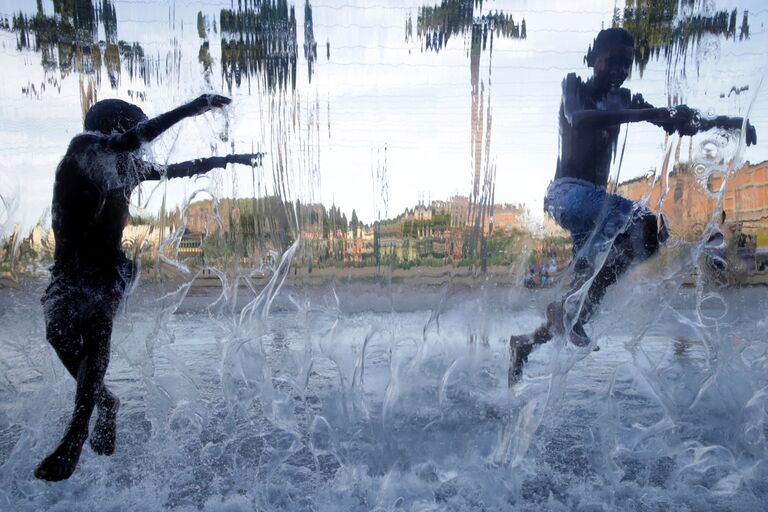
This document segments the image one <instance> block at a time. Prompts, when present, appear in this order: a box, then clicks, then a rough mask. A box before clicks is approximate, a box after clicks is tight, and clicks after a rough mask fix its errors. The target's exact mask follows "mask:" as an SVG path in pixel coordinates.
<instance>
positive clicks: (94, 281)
mask: <svg viewBox="0 0 768 512" xmlns="http://www.w3.org/2000/svg"><path fill="white" fill-rule="evenodd" d="M133 278H134V271H133V264H132V262H131V261H130V260H128V259H127V258H123V259H122V260H121V261H120V262H119V263H118V265H116V266H115V267H113V268H112V269H109V270H108V271H100V272H87V271H78V270H73V269H69V268H63V267H61V266H56V265H54V267H53V268H52V269H51V282H50V284H49V285H48V288H46V290H45V293H44V294H43V297H42V298H41V299H40V302H41V303H42V304H43V311H44V313H45V317H46V320H52V319H54V318H62V317H69V318H70V319H71V320H78V321H87V320H88V319H89V318H94V317H104V316H107V317H108V318H110V319H111V318H113V317H114V316H115V313H116V312H117V308H118V307H119V306H120V301H121V300H122V299H123V295H124V294H125V292H126V290H127V289H129V287H130V285H131V284H132V283H133Z"/></svg>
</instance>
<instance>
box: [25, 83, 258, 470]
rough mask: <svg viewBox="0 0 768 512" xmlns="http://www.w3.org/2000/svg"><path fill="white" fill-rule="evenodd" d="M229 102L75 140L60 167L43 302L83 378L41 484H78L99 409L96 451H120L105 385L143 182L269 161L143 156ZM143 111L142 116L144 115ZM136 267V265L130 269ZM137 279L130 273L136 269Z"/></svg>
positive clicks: (52, 330)
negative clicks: (133, 197)
mask: <svg viewBox="0 0 768 512" xmlns="http://www.w3.org/2000/svg"><path fill="white" fill-rule="evenodd" d="M230 101H231V100H230V99H229V98H225V97H223V96H218V95H203V96H200V97H199V98H197V99H195V100H193V101H191V102H190V103H187V104H185V105H183V106H181V107H179V108H177V109H174V110H172V111H170V112H167V113H165V114H162V115H160V116H158V117H156V118H153V119H150V120H146V118H144V120H143V121H140V122H137V123H129V122H124V123H118V124H119V126H118V127H117V130H115V131H110V132H107V133H99V132H86V133H83V134H81V135H78V136H76V137H75V138H74V139H73V140H72V142H71V143H70V145H69V148H68V149H67V152H66V154H65V155H64V158H63V159H62V161H61V163H60V164H59V166H58V168H57V170H56V180H55V183H54V192H53V204H52V217H53V219H52V225H53V231H54V236H55V239H56V249H55V252H54V268H53V271H52V280H51V286H49V291H47V292H46V296H47V297H44V300H51V301H52V302H51V304H53V305H52V306H51V305H48V309H47V310H46V337H47V340H48V342H49V343H50V344H51V345H52V346H53V348H54V349H55V350H56V353H57V355H58V356H59V358H60V359H61V362H62V363H63V364H64V366H65V367H66V368H67V371H69V373H70V374H71V375H72V377H73V378H75V379H76V381H77V388H76V393H75V407H74V411H73V413H72V419H71V421H70V424H69V426H68V428H67V430H66V432H65V434H64V436H63V437H62V439H61V442H60V443H59V445H58V446H57V447H56V449H55V450H53V452H52V453H51V454H50V455H48V456H47V457H46V458H45V459H44V460H43V461H42V462H40V464H39V465H38V466H37V468H36V469H35V472H34V474H35V476H36V477H37V478H40V479H43V480H49V481H57V480H63V479H66V478H69V476H71V475H72V473H73V472H74V470H75V468H76V467H77V463H78V460H79V458H80V452H81V451H82V448H83V445H84V443H85V440H86V439H87V438H88V424H89V420H90V418H91V415H92V413H93V410H94V408H97V409H98V414H97V419H96V425H95V427H94V431H93V433H92V434H91V436H90V444H91V447H92V448H93V450H94V451H95V452H96V453H98V454H101V455H111V454H112V453H113V452H114V450H115V440H116V418H117V411H118V408H119V406H120V401H119V400H118V398H117V397H116V396H115V395H114V394H113V393H112V392H111V391H110V390H109V389H108V388H107V386H106V385H104V375H105V373H106V370H107V366H108V365H109V355H110V338H111V334H112V319H113V317H114V314H115V312H116V310H117V306H118V304H119V302H120V299H121V297H122V292H123V291H124V289H125V286H126V285H127V282H126V281H130V277H126V276H125V275H123V274H121V267H125V266H126V263H127V260H126V258H125V256H124V255H123V253H122V250H121V240H122V233H123V229H124V227H125V225H126V223H127V221H128V218H129V213H128V207H129V198H130V194H131V191H132V190H133V188H134V187H136V186H137V185H139V184H140V183H141V181H145V180H157V179H160V178H162V177H168V178H174V177H182V176H192V175H195V174H201V173H205V172H207V171H210V170H212V169H215V168H219V167H225V166H226V165H227V164H228V163H239V164H245V165H260V163H261V157H262V155H261V154H258V153H257V154H235V155H227V156H224V157H212V158H202V159H197V160H191V161H188V162H181V163H178V164H172V165H169V166H167V167H161V166H157V165H154V164H151V163H148V162H145V161H143V160H141V159H140V158H139V155H138V151H139V150H140V149H141V148H142V147H143V146H144V145H145V144H147V143H149V142H151V141H152V140H154V139H155V138H156V137H158V136H159V135H160V134H162V133H163V132H164V131H165V130H167V129H168V128H170V127H171V126H173V125H174V124H176V123H177V122H179V121H181V120H182V119H185V118H187V117H192V116H196V115H200V114H203V113H205V112H208V111H210V110H212V109H219V108H222V107H224V106H226V105H228V104H229V103H230ZM142 115H143V114H142ZM129 266H130V265H129ZM128 274H129V275H130V272H128Z"/></svg>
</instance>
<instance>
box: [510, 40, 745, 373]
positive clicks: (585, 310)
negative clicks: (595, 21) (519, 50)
mask: <svg viewBox="0 0 768 512" xmlns="http://www.w3.org/2000/svg"><path fill="white" fill-rule="evenodd" d="M633 54H634V41H633V39H632V36H631V35H630V34H629V33H628V32H626V31H625V30H623V29H620V28H610V29H605V30H602V31H600V33H599V34H598V35H597V37H596V38H595V41H594V43H593V45H592V47H590V49H589V51H588V52H587V55H586V57H585V60H586V62H587V65H588V66H589V67H591V68H592V69H593V74H592V77H591V78H589V79H588V80H587V81H586V82H584V81H582V80H581V78H579V77H578V76H576V74H575V73H571V74H569V75H568V76H566V77H565V80H563V96H562V101H561V104H560V113H559V123H560V144H559V147H560V155H559V158H558V160H557V169H556V171H555V178H554V180H553V181H552V182H551V183H550V185H549V187H548V188H547V195H546V197H545V198H544V209H545V210H546V212H547V213H548V214H549V215H550V216H551V217H552V218H553V219H554V220H555V222H557V224H558V225H560V226H561V227H562V228H563V229H566V230H567V231H569V232H570V234H571V239H572V243H573V261H572V269H573V274H574V278H573V281H572V283H571V285H570V290H569V292H568V293H567V294H566V295H565V297H563V298H562V299H561V300H559V301H555V302H553V303H551V304H549V306H548V307H547V315H546V316H547V320H546V322H545V323H544V324H542V325H541V326H540V327H539V328H537V329H536V330H535V331H534V332H533V333H531V334H525V335H519V336H512V337H511V338H510V349H511V354H510V357H511V361H510V369H509V384H510V385H513V384H514V383H516V382H517V381H518V380H519V379H520V377H521V376H522V371H523V365H524V363H525V362H526V361H527V359H528V355H529V354H530V353H531V351H532V350H533V347H534V346H535V345H538V344H542V343H546V342H547V341H549V340H550V339H552V337H553V335H554V334H565V333H566V332H567V334H568V339H569V340H570V341H571V342H572V343H573V344H575V345H577V346H588V345H590V343H591V341H590V339H589V337H588V335H587V333H586V331H585V330H584V324H585V323H586V322H587V321H588V320H589V318H590V316H591V315H592V313H593V312H594V310H595V307H596V306H597V304H598V303H599V302H600V300H601V299H602V298H603V296H604V295H605V292H606V288H607V287H608V286H610V285H611V284H613V283H615V282H616V281H617V280H618V279H619V277H620V276H621V275H622V274H624V273H625V272H626V271H627V269H628V268H629V267H630V265H631V264H632V263H633V262H640V261H643V260H646V259H648V258H650V257H651V256H653V255H654V254H655V253H656V251H657V250H658V248H659V244H661V243H664V241H665V240H666V237H667V230H666V226H665V225H664V220H663V218H662V219H660V220H659V219H658V218H657V216H656V215H655V214H653V213H652V212H651V211H650V210H648V209H647V208H646V207H645V206H642V205H640V204H638V203H635V202H632V201H630V200H628V199H626V198H624V197H621V196H619V195H616V194H610V193H608V191H607V190H606V186H607V184H608V174H609V172H610V165H611V158H612V156H613V154H614V152H615V150H616V143H617V139H618V135H619V127H620V125H621V124H624V123H636V122H640V121H646V122H649V123H652V124H654V125H656V126H659V127H661V128H663V129H664V130H665V131H666V132H667V133H670V134H671V133H674V132H678V133H679V134H680V135H694V134H696V133H698V132H700V131H703V130H708V129H710V128H714V127H720V128H725V129H732V130H740V129H741V128H742V126H743V124H744V120H743V119H742V118H740V117H726V116H718V117H714V118H703V117H702V116H701V115H700V114H699V112H697V111H696V110H694V109H691V108H689V107H688V106H686V105H678V106H676V107H672V108H655V107H654V106H653V105H651V104H650V103H648V102H647V101H645V100H644V99H643V97H642V96H641V95H640V94H634V95H633V94H632V92H631V91H630V90H629V89H626V88H623V87H621V86H622V84H623V83H624V81H625V80H626V79H627V77H628V76H629V71H630V69H631V66H632V62H633ZM746 143H747V145H752V144H756V143H757V136H756V132H755V129H754V127H753V126H752V125H750V124H749V123H747V124H746ZM602 256H605V258H604V261H602V260H603V257H602ZM601 261H602V266H600V263H601ZM598 267H599V268H598ZM590 280H591V282H590ZM583 287H588V288H587V290H586V294H583V293H578V291H579V290H580V289H581V288H583Z"/></svg>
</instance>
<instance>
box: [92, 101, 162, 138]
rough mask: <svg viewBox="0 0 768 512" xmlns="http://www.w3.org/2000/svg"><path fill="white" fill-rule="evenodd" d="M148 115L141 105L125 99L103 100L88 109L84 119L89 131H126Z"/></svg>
mask: <svg viewBox="0 0 768 512" xmlns="http://www.w3.org/2000/svg"><path fill="white" fill-rule="evenodd" d="M146 120H147V115H146V114H145V113H144V111H143V110H141V109H140V108H139V107H137V106H136V105H134V104H132V103H128V102H127V101H123V100H116V99H110V100H101V101H99V102H97V103H96V104H95V105H94V106H92V107H91V108H89V109H88V112H87V113H86V114H85V119H84V120H83V128H84V129H85V131H87V132H101V133H103V134H104V135H109V134H111V133H112V132H120V133H124V132H126V131H128V130H130V129H131V128H133V127H134V126H136V125H137V124H139V123H140V122H142V121H146Z"/></svg>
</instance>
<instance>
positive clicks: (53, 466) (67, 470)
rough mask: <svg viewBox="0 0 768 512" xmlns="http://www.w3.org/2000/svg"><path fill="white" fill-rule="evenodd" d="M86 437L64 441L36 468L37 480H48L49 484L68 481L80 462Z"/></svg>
mask: <svg viewBox="0 0 768 512" xmlns="http://www.w3.org/2000/svg"><path fill="white" fill-rule="evenodd" d="M84 443H85V437H83V436H81V439H75V440H71V439H66V438H65V439H64V440H63V441H62V442H61V444H59V446H58V447H57V448H56V449H55V450H54V451H53V453H51V454H50V455H49V456H47V457H46V458H45V459H43V461H42V462H41V463H40V464H38V466H37V467H36V468H35V478H39V479H40V480H47V481H49V482H58V481H60V480H66V479H67V478H69V477H70V476H72V473H73V472H74V471H75V468H76V467H77V462H78V461H79V460H80V452H81V451H82V450H83V444H84Z"/></svg>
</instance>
